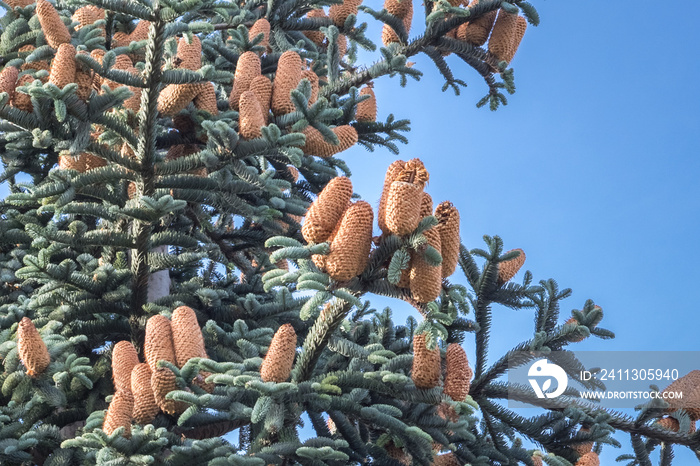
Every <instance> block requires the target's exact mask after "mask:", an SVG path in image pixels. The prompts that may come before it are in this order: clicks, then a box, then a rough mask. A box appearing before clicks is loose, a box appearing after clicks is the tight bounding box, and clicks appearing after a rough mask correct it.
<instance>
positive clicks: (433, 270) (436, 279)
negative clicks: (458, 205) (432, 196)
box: [410, 228, 442, 303]
mask: <svg viewBox="0 0 700 466" xmlns="http://www.w3.org/2000/svg"><path fill="white" fill-rule="evenodd" d="M423 235H425V237H426V239H427V240H428V245H430V246H432V247H434V248H435V249H436V250H437V252H438V253H440V252H441V247H440V232H439V231H438V230H437V228H430V229H429V230H427V231H425V232H423ZM410 288H411V295H412V296H413V299H415V300H416V301H418V302H419V303H428V302H430V301H435V300H436V299H437V297H438V296H440V292H441V291H442V266H441V265H437V266H433V265H430V264H428V263H427V262H426V261H425V259H424V258H423V256H422V254H421V253H417V254H415V255H414V257H413V259H412V260H411V282H410Z"/></svg>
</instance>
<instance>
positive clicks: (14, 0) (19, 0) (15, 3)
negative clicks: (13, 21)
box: [5, 0, 34, 9]
mask: <svg viewBox="0 0 700 466" xmlns="http://www.w3.org/2000/svg"><path fill="white" fill-rule="evenodd" d="M5 3H7V4H8V5H9V7H10V8H13V9H14V8H17V7H20V8H25V7H28V6H29V5H31V4H33V3H34V0H7V1H6V2H5Z"/></svg>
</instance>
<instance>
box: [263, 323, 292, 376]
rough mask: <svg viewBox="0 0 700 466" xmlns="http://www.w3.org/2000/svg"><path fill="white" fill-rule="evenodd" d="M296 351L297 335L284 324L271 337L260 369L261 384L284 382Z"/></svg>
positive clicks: (289, 326) (290, 369)
mask: <svg viewBox="0 0 700 466" xmlns="http://www.w3.org/2000/svg"><path fill="white" fill-rule="evenodd" d="M296 349H297V334H296V332H295V331H294V327H292V325H291V324H284V325H282V326H281V327H280V328H279V329H277V332H275V336H274V337H272V342H270V347H269V348H268V349H267V354H266V355H265V359H263V363H262V366H261V367H260V377H261V378H262V380H263V382H275V383H281V382H286V381H287V379H289V374H290V373H291V371H292V365H293V364H294V356H295V355H296Z"/></svg>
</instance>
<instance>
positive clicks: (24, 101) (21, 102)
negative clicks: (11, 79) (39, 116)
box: [10, 74, 34, 113]
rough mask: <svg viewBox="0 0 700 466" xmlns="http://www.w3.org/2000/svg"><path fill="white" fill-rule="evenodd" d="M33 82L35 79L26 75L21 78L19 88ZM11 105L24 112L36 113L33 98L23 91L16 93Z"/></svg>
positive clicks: (18, 82) (18, 83)
mask: <svg viewBox="0 0 700 466" xmlns="http://www.w3.org/2000/svg"><path fill="white" fill-rule="evenodd" d="M32 82H34V78H33V77H32V76H31V75H29V74H25V75H22V76H21V77H20V78H19V81H17V87H20V86H26V85H28V84H31V83H32ZM10 103H11V104H12V106H13V107H15V108H18V109H20V110H24V111H25V112H29V113H31V112H33V111H34V105H33V104H32V98H31V97H30V96H29V94H25V93H24V92H22V91H16V92H15V93H14V95H13V96H12V100H11V101H10Z"/></svg>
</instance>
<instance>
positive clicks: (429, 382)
mask: <svg viewBox="0 0 700 466" xmlns="http://www.w3.org/2000/svg"><path fill="white" fill-rule="evenodd" d="M411 379H413V383H414V384H416V387H418V388H426V389H427V388H433V387H436V386H437V384H438V382H439V381H440V348H438V347H437V346H436V347H435V348H434V349H432V350H429V349H428V347H427V346H426V342H425V334H424V333H421V334H420V335H416V336H414V337H413V368H412V369H411Z"/></svg>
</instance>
